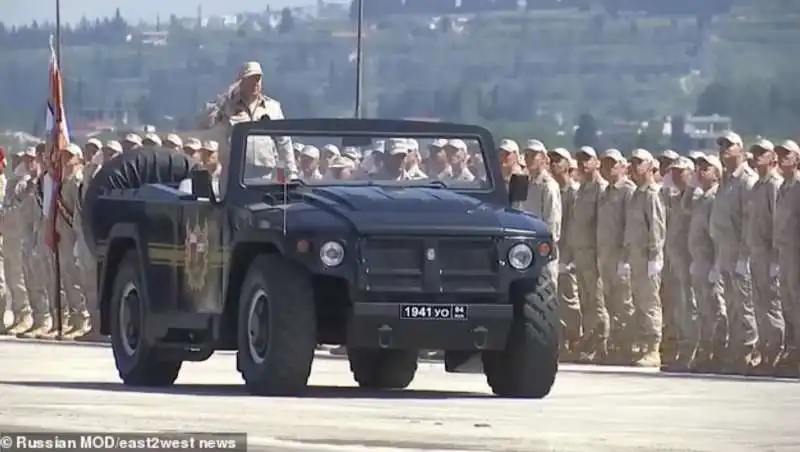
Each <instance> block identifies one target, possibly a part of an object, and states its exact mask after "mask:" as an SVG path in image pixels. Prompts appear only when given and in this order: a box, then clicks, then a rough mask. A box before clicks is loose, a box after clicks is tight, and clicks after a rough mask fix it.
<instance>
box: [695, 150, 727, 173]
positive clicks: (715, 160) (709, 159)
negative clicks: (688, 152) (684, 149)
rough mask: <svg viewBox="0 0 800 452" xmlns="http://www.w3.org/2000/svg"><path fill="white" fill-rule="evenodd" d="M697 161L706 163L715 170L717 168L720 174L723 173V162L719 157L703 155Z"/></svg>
mask: <svg viewBox="0 0 800 452" xmlns="http://www.w3.org/2000/svg"><path fill="white" fill-rule="evenodd" d="M697 161H698V162H705V163H707V164H708V165H711V166H713V167H714V168H716V169H717V171H719V172H720V173H722V162H721V161H720V160H719V157H717V156H716V155H714V154H703V155H702V156H700V157H698V158H697Z"/></svg>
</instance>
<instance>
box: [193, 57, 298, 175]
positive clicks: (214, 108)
mask: <svg viewBox="0 0 800 452" xmlns="http://www.w3.org/2000/svg"><path fill="white" fill-rule="evenodd" d="M262 75H263V71H262V70H261V64H259V63H258V62H256V61H248V62H247V63H245V64H244V67H243V68H242V70H241V72H240V73H239V77H238V80H237V81H236V82H234V83H233V84H232V85H231V86H230V87H229V88H228V90H227V91H226V92H225V93H224V94H223V95H221V96H220V97H219V98H218V99H217V101H216V102H215V103H214V104H213V105H211V106H209V108H208V109H207V110H206V112H205V115H204V118H203V120H202V124H201V125H202V126H203V127H205V128H208V129H211V128H214V127H217V126H219V127H221V129H222V130H221V132H222V135H221V137H220V138H219V139H218V140H217V141H219V142H220V144H221V149H220V163H222V165H223V166H224V165H226V164H227V163H228V157H229V152H230V144H229V139H230V128H231V126H233V125H234V124H238V123H241V122H248V121H260V120H262V119H271V120H279V119H283V110H282V109H281V104H280V103H279V102H278V101H276V100H275V99H271V98H269V97H267V96H265V95H264V94H263V92H262V90H261V77H262ZM275 141H276V142H275V143H272V144H271V145H270V146H269V147H270V149H269V152H272V153H275V151H277V155H278V160H279V162H280V164H279V166H280V165H282V166H283V167H284V169H285V171H286V177H288V178H289V179H297V178H298V171H297V164H296V162H295V159H294V152H293V149H292V140H291V138H290V137H278V138H277V139H276V140H275ZM224 174H225V173H223V175H224ZM220 185H221V186H224V181H222V182H221V183H220Z"/></svg>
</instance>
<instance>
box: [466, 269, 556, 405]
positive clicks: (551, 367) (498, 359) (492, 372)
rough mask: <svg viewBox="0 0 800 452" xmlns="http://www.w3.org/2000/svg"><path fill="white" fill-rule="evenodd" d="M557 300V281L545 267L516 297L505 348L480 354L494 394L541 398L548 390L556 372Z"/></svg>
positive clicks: (551, 385)
mask: <svg viewBox="0 0 800 452" xmlns="http://www.w3.org/2000/svg"><path fill="white" fill-rule="evenodd" d="M557 302H558V299H557V293H556V285H555V283H554V281H553V279H552V278H551V277H550V275H549V274H548V273H547V271H545V272H544V273H543V274H542V275H540V276H539V279H538V280H537V281H536V283H535V284H534V285H533V287H532V288H530V289H529V290H525V291H523V292H522V293H521V294H520V296H519V299H518V300H515V306H514V320H513V323H512V325H511V331H510V332H509V335H508V341H507V342H506V347H505V349H504V350H502V351H487V352H483V354H482V356H481V357H482V361H483V370H484V373H485V374H486V381H487V382H488V383H489V386H490V387H491V388H492V391H493V392H494V393H495V394H496V395H499V396H501V397H514V398H530V399H541V398H544V397H545V396H547V395H548V394H549V393H550V389H552V387H553V384H554V383H555V380H556V374H557V373H558V353H559V330H560V328H561V325H560V321H559V317H558V311H557Z"/></svg>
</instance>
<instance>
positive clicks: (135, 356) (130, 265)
mask: <svg viewBox="0 0 800 452" xmlns="http://www.w3.org/2000/svg"><path fill="white" fill-rule="evenodd" d="M140 269H141V267H140V264H139V256H138V253H137V252H136V251H135V250H130V251H128V252H127V254H126V255H125V256H124V257H123V259H122V261H121V262H120V264H119V266H118V267H117V274H116V276H115V278H114V288H113V292H112V298H111V315H110V318H111V350H112V352H113V353H114V361H115V362H116V366H117V372H118V373H119V377H120V378H121V379H122V382H123V383H124V384H126V385H130V386H168V385H171V384H172V383H174V382H175V380H176V379H177V378H178V373H179V372H180V369H181V364H182V362H181V361H176V360H172V359H164V358H162V357H159V356H158V350H157V349H156V348H155V347H153V346H151V345H150V344H149V343H148V341H147V340H145V338H144V328H143V327H144V325H145V324H146V321H147V320H146V319H147V312H148V311H147V306H146V305H145V298H144V292H143V290H144V287H145V286H144V284H143V281H144V279H143V278H142V277H141V270H140Z"/></svg>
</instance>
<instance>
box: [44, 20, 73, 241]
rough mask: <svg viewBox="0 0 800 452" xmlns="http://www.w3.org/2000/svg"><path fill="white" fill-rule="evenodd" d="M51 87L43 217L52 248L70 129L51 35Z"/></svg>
mask: <svg viewBox="0 0 800 452" xmlns="http://www.w3.org/2000/svg"><path fill="white" fill-rule="evenodd" d="M49 80H50V90H49V98H48V101H47V127H48V135H49V136H48V141H47V144H48V146H49V149H48V151H49V152H48V155H49V156H50V165H49V169H48V174H47V176H45V179H44V186H43V187H42V188H43V192H44V203H43V210H44V212H43V213H44V217H45V220H46V222H47V223H46V224H47V227H46V228H45V244H46V245H47V246H48V247H49V248H50V249H51V250H55V249H56V247H57V246H58V234H57V233H56V215H58V202H59V197H60V196H61V173H62V168H61V152H60V151H61V150H63V149H66V148H67V146H68V145H69V131H68V128H67V118H66V115H65V113H64V85H63V80H62V75H61V68H60V67H59V66H58V59H57V58H56V49H55V46H54V43H53V37H52V36H51V37H50V77H49Z"/></svg>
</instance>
